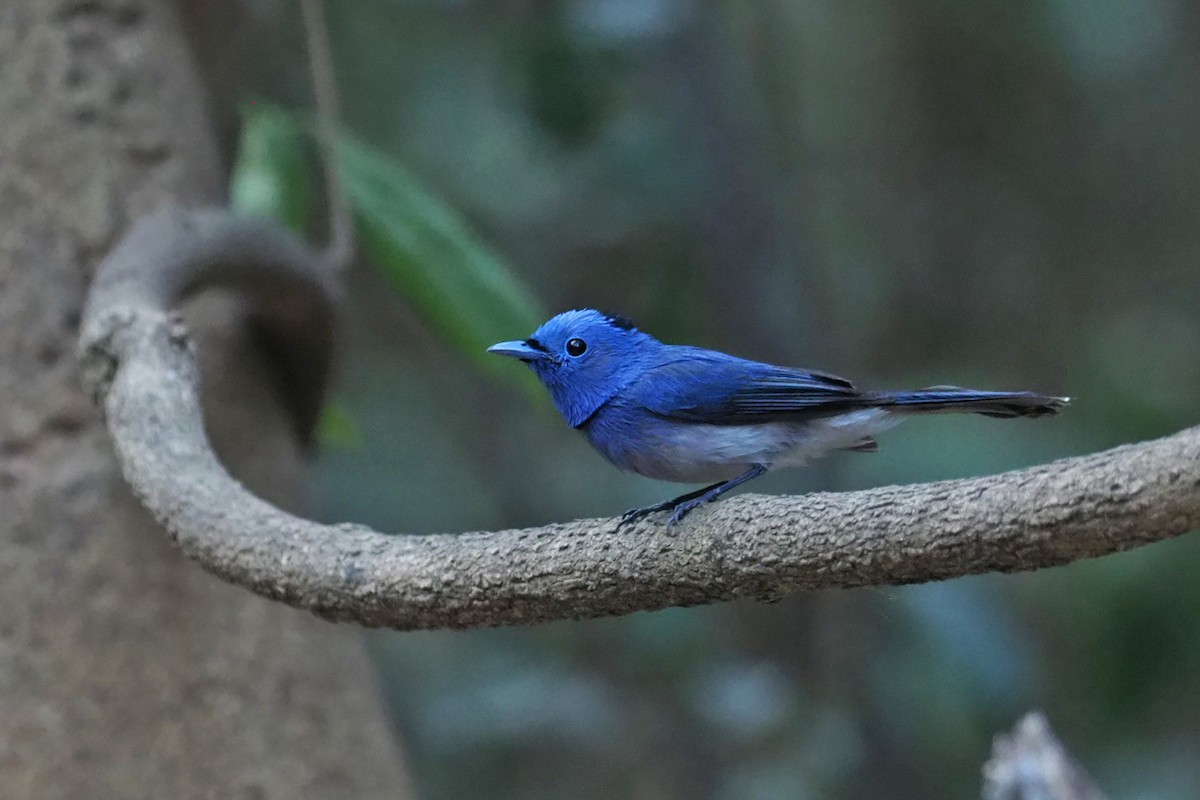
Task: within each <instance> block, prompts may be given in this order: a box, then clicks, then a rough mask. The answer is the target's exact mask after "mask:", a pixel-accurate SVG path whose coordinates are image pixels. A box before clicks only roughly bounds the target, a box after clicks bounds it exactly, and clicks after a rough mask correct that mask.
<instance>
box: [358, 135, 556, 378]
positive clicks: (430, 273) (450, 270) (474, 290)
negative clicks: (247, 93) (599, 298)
mask: <svg viewBox="0 0 1200 800" xmlns="http://www.w3.org/2000/svg"><path fill="white" fill-rule="evenodd" d="M338 157H339V166H340V168H341V174H342V182H343V185H344V186H345V189H346V193H347V195H348V196H349V198H350V202H351V204H352V206H353V208H354V212H355V219H356V220H357V223H358V232H359V244H360V247H361V249H362V251H363V252H364V253H365V254H366V255H367V256H368V257H369V258H370V260H371V261H372V262H373V263H374V264H375V265H376V266H377V267H378V268H379V269H380V270H382V271H383V273H384V274H385V275H386V276H387V277H388V279H389V280H390V281H391V282H392V284H393V285H394V286H396V288H397V289H398V290H399V291H400V293H401V294H403V295H404V297H405V299H406V300H408V301H409V302H410V303H411V304H412V305H413V308H414V309H415V310H416V311H417V313H418V314H419V315H420V316H421V317H422V319H424V321H425V322H426V323H427V324H428V325H429V326H430V327H431V328H433V329H434V330H435V331H436V332H437V333H438V334H439V335H440V336H442V337H443V338H444V339H445V340H446V341H448V342H450V343H452V344H453V345H454V346H455V347H457V348H459V349H460V350H462V351H463V352H464V353H466V354H467V355H468V356H469V357H471V358H472V359H474V360H475V361H477V362H478V363H479V364H482V365H484V366H485V367H487V368H488V369H493V370H498V371H499V374H505V375H508V376H512V375H513V374H514V372H515V373H516V374H518V375H520V374H522V373H524V372H526V371H525V370H513V366H514V365H513V364H511V363H505V361H504V359H498V358H496V357H495V356H491V355H488V354H487V352H486V350H487V348H488V346H489V345H492V344H495V343H496V342H498V341H500V340H503V339H517V338H522V337H524V336H527V335H528V334H529V333H530V332H531V331H533V330H534V328H536V327H537V326H538V324H539V323H541V321H542V320H543V319H545V314H544V313H543V311H542V309H541V308H540V306H539V304H538V303H537V301H536V300H535V299H534V297H533V294H532V293H531V292H530V291H529V289H528V288H526V286H525V285H524V284H523V283H522V282H521V281H520V279H519V278H517V276H516V274H515V273H514V272H513V271H512V270H511V269H509V267H508V266H507V265H506V264H505V263H504V262H503V261H501V260H500V258H498V257H497V256H496V255H494V254H493V253H492V252H491V251H489V250H488V248H487V247H486V246H485V245H484V244H482V243H481V242H480V241H479V240H478V239H477V238H475V236H474V235H473V234H472V233H471V232H470V230H469V229H468V228H467V225H466V224H465V223H464V222H463V220H462V219H461V218H460V217H459V216H458V215H457V214H455V213H454V211H452V210H451V209H450V207H449V206H447V205H446V204H444V203H443V202H441V201H440V200H438V199H437V198H436V197H434V196H433V195H432V194H430V193H429V192H428V191H426V190H425V189H424V188H423V187H422V186H421V185H420V184H419V183H418V182H417V181H416V179H414V178H413V177H412V176H411V175H410V174H409V173H408V172H407V171H406V170H405V169H404V168H403V167H401V166H400V165H399V164H397V163H396V162H395V161H393V160H392V159H391V158H389V157H388V156H386V155H384V154H382V153H380V152H379V151H377V150H374V149H372V148H370V147H368V146H367V145H365V144H362V143H360V142H356V141H354V140H352V139H349V138H347V139H343V140H342V141H341V142H340V143H339V148H338Z"/></svg>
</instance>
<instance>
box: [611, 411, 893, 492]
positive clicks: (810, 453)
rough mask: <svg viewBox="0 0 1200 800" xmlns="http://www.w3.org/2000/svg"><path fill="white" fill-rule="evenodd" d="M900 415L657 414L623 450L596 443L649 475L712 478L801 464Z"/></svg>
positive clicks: (694, 479) (627, 465)
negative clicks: (736, 421)
mask: <svg viewBox="0 0 1200 800" xmlns="http://www.w3.org/2000/svg"><path fill="white" fill-rule="evenodd" d="M899 421H900V418H899V417H898V416H896V415H893V414H889V413H888V412H887V411H884V410H882V409H864V410H861V411H853V412H850V413H848V414H841V415H838V416H834V417H826V418H822V419H815V420H808V421H805V422H767V423H763V424H761V425H705V424H696V423H686V422H670V421H666V420H657V421H656V422H655V424H654V425H653V426H647V427H645V428H643V429H642V430H641V431H639V434H640V435H639V436H638V437H637V438H636V439H635V440H634V441H633V442H628V441H627V442H625V443H624V444H623V446H622V447H621V448H620V450H619V451H614V450H613V449H612V448H610V447H605V446H604V445H603V444H602V443H601V442H598V441H596V439H595V438H593V439H592V443H593V444H594V445H595V446H596V447H597V449H599V450H600V451H601V452H602V453H603V454H604V455H605V456H606V457H608V458H609V460H611V461H612V462H613V463H615V464H617V466H620V467H623V468H625V469H628V470H631V471H633V472H637V473H638V474H640V475H645V476H647V477H650V478H657V479H659V480H665V481H676V482H679V483H710V482H716V481H723V480H728V479H729V478H732V477H735V476H737V475H740V474H741V473H743V472H745V471H746V470H747V469H749V468H750V467H751V466H752V465H754V464H762V465H764V466H766V467H767V468H768V469H779V468H782V467H796V466H800V465H802V464H804V463H806V462H808V461H809V460H810V459H813V458H816V457H818V456H822V455H825V454H826V453H828V452H830V451H831V450H838V449H843V448H847V447H853V446H854V445H855V444H858V443H859V442H861V441H862V439H863V438H865V437H867V436H873V435H875V434H876V433H879V432H881V431H883V430H886V429H887V428H890V427H892V426H893V425H895V424H896V423H897V422H899Z"/></svg>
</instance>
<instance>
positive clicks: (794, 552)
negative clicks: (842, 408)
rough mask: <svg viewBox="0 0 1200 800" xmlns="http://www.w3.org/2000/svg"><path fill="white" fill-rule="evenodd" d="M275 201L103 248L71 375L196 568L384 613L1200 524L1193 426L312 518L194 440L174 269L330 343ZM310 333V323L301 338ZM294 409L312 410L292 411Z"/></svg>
mask: <svg viewBox="0 0 1200 800" xmlns="http://www.w3.org/2000/svg"><path fill="white" fill-rule="evenodd" d="M331 280H332V279H331V277H330V276H329V272H328V270H327V269H324V268H323V264H322V261H321V259H320V257H319V256H318V255H316V254H315V253H313V252H311V251H310V250H308V248H306V247H305V246H304V245H303V244H302V243H301V242H300V241H299V240H297V239H296V238H295V237H294V236H292V235H291V234H290V233H288V232H287V231H284V230H283V229H281V228H280V227H278V226H277V225H275V224H274V223H271V222H268V221H265V220H250V219H243V218H239V217H236V216H233V215H230V214H228V213H226V212H218V211H193V212H172V213H170V214H164V215H159V216H156V217H152V218H150V219H147V220H145V221H143V222H141V223H140V224H138V225H137V226H136V227H135V228H134V230H133V231H132V232H131V233H130V234H129V235H128V237H127V238H126V239H125V240H124V241H123V242H122V243H121V244H120V245H119V246H118V247H117V249H116V250H115V251H114V252H113V253H112V254H111V255H110V256H109V257H108V259H107V260H106V261H105V262H104V263H103V264H102V265H101V268H100V272H99V274H98V275H97V278H96V281H95V284H94V285H93V287H92V290H91V294H90V297H89V300H88V304H87V309H86V312H85V316H84V321H83V333H82V341H81V358H82V365H83V371H84V375H85V380H86V381H87V383H88V384H89V385H90V387H91V388H92V391H93V394H94V396H95V397H96V399H97V401H98V402H99V403H101V404H102V406H103V408H104V411H105V413H106V420H107V424H108V429H109V432H110V433H111V435H112V438H113V442H114V444H115V447H116V451H117V455H118V457H119V459H120V461H121V464H122V466H123V469H124V472H125V476H126V479H127V480H128V481H129V483H130V484H131V485H132V487H133V490H134V491H135V493H136V494H137V495H138V497H140V498H141V500H142V502H143V503H144V504H145V505H146V506H147V507H148V508H149V509H150V511H151V512H153V513H154V515H155V516H156V517H157V518H158V520H159V521H160V522H162V524H163V525H165V526H166V528H167V530H168V531H169V532H170V534H171V536H172V538H173V539H174V541H175V542H176V543H177V544H178V546H179V547H180V548H181V549H182V550H183V551H184V552H185V553H186V554H187V555H189V556H191V557H192V558H195V559H196V560H197V561H199V562H200V563H201V565H203V566H204V567H205V568H206V569H209V570H211V571H213V572H215V573H217V574H218V575H220V576H222V577H224V578H225V579H226V580H229V581H231V582H233V583H236V584H239V585H241V586H245V587H247V588H249V589H252V590H254V591H256V592H258V593H260V594H262V595H265V596H267V597H271V598H274V599H276V600H281V601H283V602H286V603H289V604H292V605H294V606H298V607H301V608H307V609H309V610H311V611H313V612H315V613H317V614H319V615H321V616H323V617H326V618H328V619H331V620H349V621H355V622H359V623H361V624H363V625H370V626H387V627H392V628H399V629H410V628H442V627H479V626H492V625H510V624H524V623H534V622H545V621H549V620H556V619H571V618H582V617H599V616H610V615H618V614H627V613H631V612H634V611H644V610H651V609H660V608H666V607H668V606H679V605H696V604H701V603H714V602H719V601H724V600H733V599H735V598H757V599H774V598H778V597H780V596H782V595H784V594H786V593H788V592H792V591H796V590H801V589H817V588H824V587H834V586H867V585H882V584H900V583H913V582H919V581H930V580H940V579H944V578H952V577H956V576H960V575H969V574H974V573H981V572H991V571H1000V572H1012V571H1017V570H1031V569H1038V568H1040V567H1048V566H1054V565H1058V564H1066V563H1068V562H1071V561H1076V560H1078V559H1082V558H1090V557H1094V556H1100V555H1104V554H1106V553H1112V552H1116V551H1119V550H1127V549H1129V548H1132V547H1136V546H1138V545H1142V544H1147V543H1150V542H1154V541H1158V540H1161V539H1166V538H1170V537H1172V536H1177V535H1179V534H1182V533H1184V532H1186V531H1188V530H1190V529H1192V528H1195V527H1198V526H1200V427H1196V428H1191V429H1188V430H1185V431H1183V432H1181V433H1177V434H1175V435H1173V436H1169V437H1166V438H1164V439H1159V440H1156V441H1151V442H1145V443H1143V444H1138V445H1127V446H1124V447H1118V448H1116V449H1114V450H1109V451H1107V452H1103V453H1097V454H1094V455H1089V456H1083V457H1080V458H1073V459H1067V460H1063V461H1057V462H1054V463H1051V464H1046V465H1043V466H1038V467H1033V468H1030V469H1025V470H1020V471H1017V472H1009V473H1004V474H1001V475H994V476H990V477H986V478H976V479H970V480H954V481H943V482H940V483H930V484H918V485H910V486H888V487H883V488H880V489H872V490H870V491H861V492H848V493H840V494H837V493H834V494H831V493H818V494H810V495H805V496H799V497H789V496H784V497H764V496H756V495H743V496H740V497H736V498H733V499H730V500H726V501H724V502H722V503H719V504H716V505H714V506H712V507H706V508H704V509H701V510H698V511H696V512H695V513H694V514H692V515H691V516H690V517H689V518H688V520H687V523H686V524H685V525H684V526H683V527H682V529H680V530H677V531H673V532H668V531H667V530H665V529H664V528H662V527H660V526H659V525H658V524H655V523H652V522H646V523H643V524H642V525H639V526H637V527H631V528H626V529H623V530H621V531H617V530H616V522H615V520H595V519H593V520H577V521H575V522H569V523H563V524H556V525H548V526H545V527H542V528H530V529H525V530H507V531H497V532H492V533H462V534H437V535H429V536H387V535H383V534H380V533H377V532H375V531H372V530H370V529H368V528H365V527H362V526H359V525H349V524H344V525H319V524H317V523H315V522H310V521H308V520H304V519H300V518H298V517H294V516H291V515H289V514H286V513H284V512H282V511H280V510H279V509H277V508H275V507H273V506H271V505H269V504H268V503H266V502H264V501H263V500H261V499H259V498H257V497H255V496H253V495H251V494H250V493H249V492H247V491H246V490H245V489H244V488H243V487H242V486H241V485H240V484H238V483H237V482H236V481H235V480H233V479H232V478H231V477H230V476H229V475H228V474H227V473H226V471H225V470H224V468H222V466H221V465H220V464H219V463H218V461H217V459H216V457H215V456H214V455H213V453H212V450H211V449H210V447H209V445H208V442H207V440H206V437H205V434H204V429H203V423H202V419H201V413H200V406H199V400H198V393H197V386H196V369H195V363H194V358H193V354H192V352H191V350H190V346H189V343H188V339H187V335H186V331H184V330H183V328H182V326H181V324H180V322H179V321H178V319H177V317H175V316H174V315H173V314H172V313H171V308H172V307H173V306H174V305H175V304H176V303H177V302H179V300H180V299H181V298H182V297H183V296H184V295H186V294H187V293H188V292H189V291H192V290H195V289H198V288H200V287H202V286H209V285H214V284H221V285H230V284H232V285H236V286H237V287H239V288H241V289H244V290H248V291H250V292H251V293H252V294H253V295H254V296H255V297H256V298H258V299H259V301H261V302H266V304H267V305H266V306H265V307H266V308H267V310H268V312H270V313H268V315H267V319H268V320H271V321H273V324H274V325H275V326H276V328H277V329H278V330H279V332H280V335H281V336H291V337H294V338H292V339H288V340H287V341H291V342H292V343H293V345H294V346H293V352H294V353H295V354H297V355H296V358H295V359H293V360H294V361H295V360H297V359H299V358H302V357H304V354H305V353H311V354H312V356H311V361H310V362H308V363H309V366H310V373H311V374H312V375H315V376H316V377H315V378H314V379H312V380H311V381H310V382H312V383H315V384H316V385H320V383H321V380H322V379H323V374H324V370H325V365H326V363H327V358H328V357H327V353H328V348H327V347H323V346H322V345H321V344H320V342H321V341H324V340H327V339H328V335H327V333H328V331H329V328H330V315H331V313H332V312H331V309H332V307H333V304H334V295H335V292H334V288H333V285H332V283H331ZM314 340H316V342H317V343H316V344H315V345H313V341H314ZM304 413H305V414H306V415H307V416H308V417H311V416H312V414H311V413H310V412H309V411H305V412H304Z"/></svg>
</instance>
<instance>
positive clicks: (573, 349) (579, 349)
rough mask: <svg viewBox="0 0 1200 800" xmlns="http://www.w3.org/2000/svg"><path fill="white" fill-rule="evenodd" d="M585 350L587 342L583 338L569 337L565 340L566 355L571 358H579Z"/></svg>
mask: <svg viewBox="0 0 1200 800" xmlns="http://www.w3.org/2000/svg"><path fill="white" fill-rule="evenodd" d="M586 352H587V342H585V341H584V340H583V339H571V340H570V341H568V342H567V355H569V356H571V357H572V358H579V357H580V356H581V355H583V354H584V353H586Z"/></svg>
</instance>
